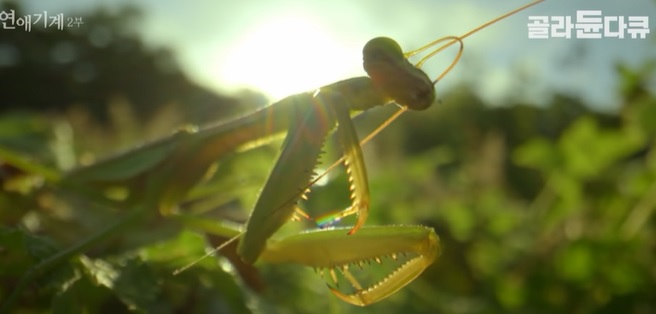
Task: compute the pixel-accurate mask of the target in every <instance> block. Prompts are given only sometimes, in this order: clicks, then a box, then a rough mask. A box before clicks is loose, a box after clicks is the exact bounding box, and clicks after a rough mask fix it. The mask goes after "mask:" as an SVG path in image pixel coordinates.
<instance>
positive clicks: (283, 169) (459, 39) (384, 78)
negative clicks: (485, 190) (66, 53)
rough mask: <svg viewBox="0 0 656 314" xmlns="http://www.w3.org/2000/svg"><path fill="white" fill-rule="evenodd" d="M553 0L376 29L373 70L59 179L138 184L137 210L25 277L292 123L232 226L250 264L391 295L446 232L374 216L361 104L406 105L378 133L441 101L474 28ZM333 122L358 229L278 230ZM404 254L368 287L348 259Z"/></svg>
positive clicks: (369, 48) (361, 297) (359, 297)
mask: <svg viewBox="0 0 656 314" xmlns="http://www.w3.org/2000/svg"><path fill="white" fill-rule="evenodd" d="M543 1H544V0H538V1H534V2H531V3H529V4H527V5H524V6H522V7H520V8H518V9H516V10H513V11H511V12H509V13H507V14H504V15H502V16H500V17H498V18H496V19H494V20H492V21H490V22H488V23H485V24H483V25H481V26H479V27H478V28H476V29H474V30H472V31H470V32H468V33H466V34H464V35H461V36H449V37H444V38H442V39H439V40H436V41H434V42H431V43H429V44H428V45H426V46H424V47H421V48H419V49H417V50H414V51H410V52H406V53H403V51H402V49H401V47H400V46H399V45H398V44H397V43H396V42H395V41H394V40H392V39H389V38H385V37H378V38H374V39H372V40H370V41H369V42H368V43H367V44H366V45H365V47H364V49H363V66H364V69H365V71H366V72H367V74H368V76H366V77H356V78H351V79H347V80H343V81H340V82H336V83H333V84H330V85H327V86H325V87H322V88H319V89H317V90H316V91H314V92H312V93H303V94H298V95H293V96H289V97H287V98H284V99H283V100H281V101H279V102H277V103H275V104H272V105H270V106H268V107H265V108H263V109H260V110H258V111H256V112H254V113H251V114H248V115H245V116H243V117H240V118H237V119H235V120H231V121H228V122H226V123H221V124H219V125H216V126H211V127H207V128H204V129H201V130H197V129H195V128H186V129H183V130H180V131H178V132H177V133H175V134H174V135H172V136H170V137H167V138H164V139H162V140H159V141H156V142H153V143H150V144H147V145H144V146H142V147H139V148H137V149H135V150H132V151H128V152H126V153H123V154H120V155H117V156H114V157H111V158H109V159H106V160H104V161H100V162H98V163H96V164H93V165H90V166H86V167H81V168H78V169H75V170H73V171H71V172H69V173H66V174H65V175H63V176H61V177H59V178H53V179H52V180H53V181H55V182H56V183H57V184H59V185H60V186H63V187H75V188H77V189H83V190H85V191H88V194H89V195H96V196H97V198H98V199H102V198H103V197H104V196H103V195H102V192H99V191H101V190H102V188H103V187H107V186H116V185H120V186H122V187H124V188H125V189H127V190H128V191H131V192H132V193H130V194H129V195H128V197H127V198H126V200H125V201H124V204H129V206H131V207H132V213H131V214H130V215H129V216H127V217H126V218H124V219H120V220H119V221H117V222H116V223H115V224H112V225H110V226H109V227H107V229H105V230H102V231H101V232H99V233H98V235H97V236H95V237H91V238H90V239H88V240H85V241H83V242H82V243H80V244H78V245H76V246H74V247H72V248H70V249H67V250H65V251H62V252H61V253H60V254H58V255H56V256H53V257H52V258H51V259H48V260H46V261H44V262H42V263H41V264H39V265H37V266H36V267H35V268H34V269H33V271H32V272H30V273H28V274H27V275H26V276H25V277H24V278H23V280H22V281H21V285H22V286H24V285H25V284H26V282H29V281H30V280H31V279H33V278H34V277H36V276H37V275H39V274H41V273H43V272H45V271H47V270H48V269H49V268H51V267H53V265H55V264H56V263H59V262H61V261H63V260H65V259H66V258H68V257H70V256H72V255H74V254H78V253H80V252H82V251H83V250H84V249H86V248H88V247H89V246H90V245H92V244H93V243H94V241H99V240H100V239H101V238H102V237H104V236H106V235H107V234H110V233H112V232H114V231H115V230H117V229H118V228H119V227H121V226H123V225H125V224H127V222H128V221H132V220H133V219H134V217H135V216H136V215H137V214H141V213H144V212H147V211H149V210H151V209H153V208H157V209H159V211H160V213H161V214H162V215H164V216H172V215H173V216H174V215H175V214H174V208H175V206H176V205H177V204H179V203H180V202H181V201H183V200H184V198H185V196H186V195H187V194H188V192H189V191H190V190H191V189H192V188H193V187H194V186H195V185H197V184H198V183H199V182H200V181H201V180H202V178H203V177H204V176H205V174H206V172H207V171H208V169H209V168H210V166H211V165H212V164H213V163H215V162H216V161H217V160H220V159H221V158H222V157H223V156H224V155H226V154H227V153H229V152H232V151H234V150H236V149H238V148H240V147H242V146H243V145H245V144H247V143H248V142H250V141H254V140H257V139H259V138H262V137H266V136H269V135H271V134H273V133H280V132H287V136H286V138H285V140H284V142H283V145H282V149H281V153H280V155H279V157H278V159H277V161H276V163H275V165H274V167H273V169H272V170H271V173H270V175H269V177H268V180H267V182H266V184H265V185H264V187H263V188H262V190H261V192H260V195H259V197H258V199H257V202H256V204H255V206H254V208H253V210H252V212H251V214H250V217H249V218H248V221H247V223H246V225H245V228H244V229H243V230H234V231H233V232H228V233H226V234H223V235H224V236H225V235H228V236H229V237H232V240H235V241H239V243H238V246H237V253H238V254H239V256H240V257H241V258H242V259H243V261H245V262H246V263H250V264H253V263H255V262H257V261H262V262H269V263H295V264H300V265H304V266H308V267H313V268H315V269H327V270H328V272H329V273H330V276H331V277H333V278H335V277H336V274H335V272H336V271H338V272H340V273H341V275H342V276H343V277H344V278H346V280H347V281H349V283H350V284H351V285H352V286H353V289H354V292H352V293H344V292H342V291H340V290H339V289H337V288H335V287H332V286H329V288H330V290H331V291H332V292H333V293H334V294H335V295H336V296H337V297H338V298H339V299H341V300H343V301H345V302H348V303H351V304H354V305H358V306H365V305H369V304H372V303H375V302H378V301H380V300H383V299H385V298H386V297H388V296H390V295H392V294H394V293H395V292H396V291H398V290H399V289H401V288H403V287H404V286H406V285H407V284H409V283H410V282H412V281H413V280H414V279H415V278H417V277H418V276H419V275H420V274H421V273H422V272H423V271H424V270H425V269H426V268H427V267H428V266H430V265H431V264H432V263H433V262H434V261H435V260H436V258H437V257H438V255H439V254H440V245H439V238H438V236H437V234H436V233H435V231H434V230H433V229H431V228H427V227H423V226H366V225H365V223H366V220H367V216H368V212H369V204H370V199H369V198H370V196H369V194H370V193H369V187H368V182H367V172H366V167H365V163H364V158H363V153H362V150H361V142H360V140H359V138H358V136H357V134H356V132H355V128H354V126H353V122H352V120H351V113H352V112H354V111H364V110H369V109H372V108H374V107H376V106H382V105H385V104H388V103H396V104H398V105H399V106H400V107H401V109H400V110H399V111H398V112H397V113H396V114H395V115H393V116H392V117H391V118H390V119H389V120H388V121H387V122H386V123H385V124H384V125H383V126H381V127H379V128H378V129H377V130H376V131H374V133H373V134H372V135H371V136H373V135H375V133H377V132H378V131H380V130H381V129H382V128H384V126H385V125H387V124H389V123H391V121H392V120H393V119H395V118H396V117H398V116H399V115H400V114H401V113H403V112H405V111H406V110H425V109H427V108H428V107H429V106H430V105H431V104H433V102H434V101H435V97H436V96H435V89H434V85H435V84H436V83H437V82H438V81H439V80H440V79H441V78H442V77H443V76H444V75H445V74H446V73H448V72H449V71H450V70H451V69H452V68H453V67H454V66H455V64H456V63H457V62H458V60H459V58H460V56H461V55H462V49H463V40H464V39H465V38H466V37H468V36H470V35H471V34H473V33H475V32H477V31H479V30H480V29H483V28H485V27H487V26H489V25H491V24H493V23H495V22H497V21H499V20H501V19H504V18H506V17H508V16H511V15H513V14H515V13H517V12H519V11H521V10H524V9H526V8H528V7H530V6H533V5H536V4H538V3H540V2H543ZM443 42H446V43H445V44H444V45H442V46H441V47H439V48H437V49H435V50H433V51H431V52H430V53H428V55H427V56H425V57H424V58H423V59H421V60H420V61H419V62H418V63H417V64H416V65H413V64H412V63H410V62H409V61H408V58H410V57H411V56H414V55H416V54H418V53H421V52H423V51H426V50H427V49H430V48H431V47H434V46H435V45H437V44H439V43H443ZM455 43H459V44H460V50H459V52H458V55H457V56H456V58H455V59H454V61H453V62H452V63H451V65H450V66H449V67H448V68H447V69H446V70H445V71H444V72H443V73H442V74H441V75H440V76H438V77H437V78H436V79H434V80H433V79H431V78H430V77H429V76H428V75H427V74H426V73H424V72H423V71H422V70H421V69H420V68H421V66H422V65H423V63H424V62H425V61H426V60H428V59H429V58H430V57H432V56H433V55H435V54H437V53H439V52H440V51H442V50H444V49H446V48H447V47H450V46H452V45H453V44H455ZM333 129H335V132H336V135H337V138H338V140H339V142H340V145H341V147H342V150H343V158H341V159H340V160H339V161H338V162H337V163H341V162H343V163H344V164H345V165H346V168H347V173H348V174H349V179H350V183H351V187H350V188H351V192H352V196H351V201H352V204H351V206H349V207H347V208H346V209H344V210H341V211H338V212H337V213H334V214H330V215H328V216H327V217H328V218H327V221H328V224H330V223H332V222H334V221H337V220H340V219H342V218H344V217H346V216H350V215H357V220H356V223H355V225H354V226H353V227H351V228H329V229H323V230H313V231H309V232H304V233H300V234H296V235H292V236H290V237H287V238H283V239H276V238H275V237H274V234H275V233H276V232H277V231H278V229H280V228H281V226H283V225H284V224H285V223H287V222H288V221H289V220H290V219H291V218H292V217H294V215H296V214H297V213H299V212H300V209H299V208H298V207H297V206H296V204H297V203H298V202H299V201H300V200H301V199H302V198H303V197H304V195H305V192H306V191H307V190H308V189H309V188H310V187H311V185H312V184H313V182H315V181H316V178H313V177H315V175H314V172H313V171H314V168H315V166H316V164H317V161H318V158H319V156H320V154H321V149H322V146H323V142H324V139H325V138H326V136H328V134H329V133H330V132H331V131H332V130H333ZM371 136H370V137H371ZM370 137H368V138H366V139H365V140H364V141H366V140H368V139H369V138H370ZM364 141H363V142H364ZM181 165H184V167H181ZM331 168H332V167H331ZM313 180H314V181H313ZM322 224H325V223H322ZM398 255H406V256H409V257H408V259H407V260H406V261H405V262H404V263H403V264H402V265H400V266H399V267H398V268H396V269H395V270H394V271H392V272H391V273H389V274H388V275H387V276H386V277H385V279H383V280H381V281H378V282H377V283H375V284H373V285H370V286H363V285H362V284H361V283H360V282H359V281H358V280H357V279H356V278H354V276H352V275H351V273H350V271H349V268H348V267H349V265H357V266H360V267H362V266H363V264H364V263H366V262H369V261H379V260H380V259H381V257H384V256H392V257H394V258H396V256H398ZM335 281H336V280H335ZM21 285H19V286H21ZM17 290H19V291H20V289H17Z"/></svg>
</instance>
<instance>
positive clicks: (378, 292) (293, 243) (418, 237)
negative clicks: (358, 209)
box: [261, 226, 440, 306]
mask: <svg viewBox="0 0 656 314" xmlns="http://www.w3.org/2000/svg"><path fill="white" fill-rule="evenodd" d="M345 230H346V229H333V230H318V231H311V232H306V233H300V234H296V235H293V236H290V237H287V238H284V239H281V240H278V241H276V240H272V241H270V242H269V244H268V245H267V248H266V250H264V251H263V252H262V256H261V259H262V260H263V261H266V262H269V263H295V264H301V265H304V266H308V267H314V268H315V269H317V270H318V271H319V272H320V273H321V274H322V275H323V272H324V270H327V271H328V272H329V273H330V276H331V277H332V278H333V280H334V281H335V282H336V279H337V276H338V275H337V274H336V272H335V270H337V271H338V272H339V273H341V274H342V275H343V277H344V278H345V279H346V280H347V281H349V282H350V283H351V285H352V286H353V290H354V291H353V292H348V293H344V292H342V291H340V290H338V289H337V288H334V287H331V286H330V285H329V288H330V290H331V291H332V292H333V294H335V295H336V296H337V297H339V298H340V299H342V300H343V301H345V302H348V303H351V304H354V305H359V306H365V305H368V304H372V303H375V302H377V301H380V300H382V299H384V298H386V297H388V296H390V295H392V294H393V293H395V292H396V291H398V290H399V289H401V288H403V287H404V286H406V285H407V284H409V283H410V282H412V281H413V280H414V279H415V278H417V276H419V275H420V274H421V273H422V272H423V271H424V270H425V269H426V268H427V267H428V266H430V265H431V264H432V263H433V262H434V261H435V259H436V258H437V256H438V255H439V253H440V245H439V238H438V236H437V234H435V231H434V230H433V229H431V228H427V227H422V226H375V227H371V226H369V227H363V228H362V229H361V230H360V231H359V232H358V233H356V234H353V235H347V234H346V232H345ZM400 256H405V257H406V258H407V259H406V260H405V261H404V262H403V263H402V264H401V265H400V266H398V267H397V268H396V269H394V270H393V271H391V272H390V273H388V274H386V275H385V276H384V278H383V279H380V280H379V281H377V282H374V283H371V284H368V285H364V284H361V283H360V282H359V281H358V280H357V279H356V278H355V276H354V275H353V274H352V271H354V270H357V269H361V270H362V271H366V270H367V267H368V265H370V264H371V263H372V262H376V263H387V262H388V261H387V260H384V259H383V258H384V257H390V258H391V259H393V260H396V259H397V258H399V257H400Z"/></svg>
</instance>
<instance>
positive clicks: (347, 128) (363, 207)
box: [317, 93, 370, 234]
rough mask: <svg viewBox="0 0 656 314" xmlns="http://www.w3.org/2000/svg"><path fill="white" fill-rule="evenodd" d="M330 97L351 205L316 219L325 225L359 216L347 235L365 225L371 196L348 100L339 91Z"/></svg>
mask: <svg viewBox="0 0 656 314" xmlns="http://www.w3.org/2000/svg"><path fill="white" fill-rule="evenodd" d="M333 94H334V93H333ZM332 99H333V100H334V101H333V104H332V106H331V107H332V108H333V111H334V113H335V118H336V119H337V133H338V136H339V141H340V142H341V144H342V149H343V151H344V157H345V158H344V164H345V165H346V172H347V174H348V176H349V181H350V183H351V185H350V189H351V201H352V204H351V206H349V207H348V208H346V209H344V210H342V211H340V212H338V213H337V214H331V215H327V216H325V217H324V218H321V219H318V220H317V221H318V222H319V225H325V224H327V223H326V222H325V221H326V220H329V221H337V220H340V219H342V218H343V217H346V216H349V215H353V214H358V219H357V221H356V223H355V225H354V226H353V227H352V229H351V230H349V232H348V234H353V233H355V232H356V231H358V229H360V228H361V227H362V226H363V225H364V223H365V221H366V220H367V216H368V215H369V203H370V198H369V182H368V180H367V169H366V167H365V163H364V156H363V154H362V149H361V147H360V140H359V139H358V135H357V133H356V132H355V127H354V126H353V121H352V120H351V116H350V114H349V106H348V103H346V102H345V101H343V99H342V97H341V96H339V95H338V94H334V95H332ZM340 100H341V101H340Z"/></svg>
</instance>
